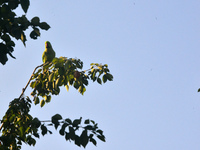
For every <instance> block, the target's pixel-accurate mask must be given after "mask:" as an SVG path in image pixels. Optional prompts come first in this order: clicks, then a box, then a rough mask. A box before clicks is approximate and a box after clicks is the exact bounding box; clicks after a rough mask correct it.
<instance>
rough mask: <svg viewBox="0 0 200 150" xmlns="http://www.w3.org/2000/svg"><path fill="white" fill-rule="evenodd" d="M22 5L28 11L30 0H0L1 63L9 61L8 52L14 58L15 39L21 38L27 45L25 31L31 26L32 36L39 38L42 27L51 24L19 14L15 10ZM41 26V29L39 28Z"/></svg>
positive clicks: (46, 28) (43, 28)
mask: <svg viewBox="0 0 200 150" xmlns="http://www.w3.org/2000/svg"><path fill="white" fill-rule="evenodd" d="M19 5H21V7H22V9H23V11H24V12H25V13H27V11H28V8H29V5H30V2H29V0H0V39H1V41H0V50H1V51H0V63H1V64H3V65H5V64H6V62H7V61H8V57H7V54H8V55H10V56H11V57H12V58H15V57H14V56H13V55H12V52H13V51H14V47H15V42H14V40H13V39H16V40H21V41H22V42H23V44H24V46H26V41H27V38H26V35H25V31H26V30H27V29H28V28H29V27H31V28H32V31H31V33H30V37H31V38H32V39H37V38H38V36H40V29H42V30H48V29H49V28H50V26H49V25H48V24H47V23H46V22H40V19H39V17H34V18H32V19H31V20H28V19H27V17H26V15H22V16H17V15H16V13H15V12H14V10H15V9H16V8H18V7H19ZM39 28H40V29H39Z"/></svg>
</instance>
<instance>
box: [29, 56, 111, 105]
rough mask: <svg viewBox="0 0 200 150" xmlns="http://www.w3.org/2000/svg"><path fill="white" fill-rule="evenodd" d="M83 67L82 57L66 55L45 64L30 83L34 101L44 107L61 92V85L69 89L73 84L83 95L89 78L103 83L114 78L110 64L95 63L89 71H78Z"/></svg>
mask: <svg viewBox="0 0 200 150" xmlns="http://www.w3.org/2000/svg"><path fill="white" fill-rule="evenodd" d="M82 68H83V62H82V61H81V60H80V59H73V58H66V57H60V58H54V59H53V61H52V63H48V64H46V65H44V66H43V70H42V69H39V70H38V71H37V72H36V73H35V74H34V75H33V78H32V82H31V83H30V86H31V88H32V89H33V91H32V92H31V95H32V96H33V97H34V103H35V104H40V106H41V107H43V106H44V105H45V103H49V102H50V101H51V96H52V95H58V94H59V93H60V87H61V86H65V88H66V89H67V91H69V87H70V86H73V87H74V88H75V89H76V90H78V92H79V93H80V94H82V95H83V94H84V93H85V91H86V86H88V84H89V80H92V81H93V82H94V81H97V82H98V83H99V84H102V81H103V83H105V82H106V81H107V80H109V81H112V80H113V76H112V75H111V74H110V73H109V69H108V65H99V64H97V63H95V64H91V68H90V69H89V70H87V71H77V70H78V69H82ZM77 74H78V75H77ZM101 76H102V79H101V78H100V77H101Z"/></svg>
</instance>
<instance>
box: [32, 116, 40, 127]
mask: <svg viewBox="0 0 200 150" xmlns="http://www.w3.org/2000/svg"><path fill="white" fill-rule="evenodd" d="M31 124H32V125H33V126H34V127H36V128H39V127H40V125H41V122H40V120H39V119H38V118H34V119H33V120H32V123H31Z"/></svg>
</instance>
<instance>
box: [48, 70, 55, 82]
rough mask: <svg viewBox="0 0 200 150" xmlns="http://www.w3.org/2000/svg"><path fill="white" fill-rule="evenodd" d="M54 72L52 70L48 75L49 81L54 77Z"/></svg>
mask: <svg viewBox="0 0 200 150" xmlns="http://www.w3.org/2000/svg"><path fill="white" fill-rule="evenodd" d="M54 77H55V76H54V72H52V73H51V74H50V75H49V81H50V82H52V81H53V79H54Z"/></svg>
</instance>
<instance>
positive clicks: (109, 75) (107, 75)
mask: <svg viewBox="0 0 200 150" xmlns="http://www.w3.org/2000/svg"><path fill="white" fill-rule="evenodd" d="M106 77H107V79H108V80H109V81H112V80H113V76H112V75H111V74H110V73H106Z"/></svg>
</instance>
